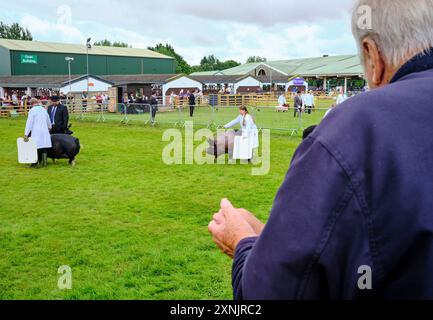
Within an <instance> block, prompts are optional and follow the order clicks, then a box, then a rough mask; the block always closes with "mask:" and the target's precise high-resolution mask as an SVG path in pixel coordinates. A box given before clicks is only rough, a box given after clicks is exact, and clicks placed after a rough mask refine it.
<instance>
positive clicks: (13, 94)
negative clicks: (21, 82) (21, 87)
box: [12, 91, 19, 106]
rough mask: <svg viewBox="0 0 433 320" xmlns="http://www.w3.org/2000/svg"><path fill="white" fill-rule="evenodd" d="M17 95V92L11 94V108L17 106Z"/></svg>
mask: <svg viewBox="0 0 433 320" xmlns="http://www.w3.org/2000/svg"><path fill="white" fill-rule="evenodd" d="M18 104H19V103H18V95H17V92H16V91H14V92H12V105H13V106H18Z"/></svg>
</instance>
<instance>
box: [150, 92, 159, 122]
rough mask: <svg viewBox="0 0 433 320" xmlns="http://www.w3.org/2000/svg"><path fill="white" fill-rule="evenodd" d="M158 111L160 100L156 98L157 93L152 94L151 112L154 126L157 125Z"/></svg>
mask: <svg viewBox="0 0 433 320" xmlns="http://www.w3.org/2000/svg"><path fill="white" fill-rule="evenodd" d="M157 111H158V99H157V97H156V92H153V93H152V97H151V98H150V112H151V119H150V122H151V123H152V124H154V123H155V118H156V112H157Z"/></svg>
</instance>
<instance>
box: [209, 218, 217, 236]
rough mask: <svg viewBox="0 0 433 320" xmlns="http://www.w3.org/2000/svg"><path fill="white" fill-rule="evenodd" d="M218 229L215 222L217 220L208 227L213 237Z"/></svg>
mask: <svg viewBox="0 0 433 320" xmlns="http://www.w3.org/2000/svg"><path fill="white" fill-rule="evenodd" d="M217 228H218V225H217V223H216V222H215V220H212V221H211V222H210V223H209V225H208V230H209V232H210V233H211V234H213V235H214V234H215V233H216V230H217Z"/></svg>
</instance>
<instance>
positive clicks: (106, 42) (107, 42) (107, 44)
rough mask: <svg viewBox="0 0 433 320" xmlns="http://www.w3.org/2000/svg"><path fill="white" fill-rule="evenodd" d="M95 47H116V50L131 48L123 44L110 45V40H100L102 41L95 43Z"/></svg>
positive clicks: (114, 43)
mask: <svg viewBox="0 0 433 320" xmlns="http://www.w3.org/2000/svg"><path fill="white" fill-rule="evenodd" d="M95 46H99V47H117V48H132V46H130V45H129V44H127V43H125V42H113V43H111V41H110V40H107V39H105V40H102V41H96V42H95Z"/></svg>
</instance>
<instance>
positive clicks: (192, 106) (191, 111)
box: [188, 91, 195, 118]
mask: <svg viewBox="0 0 433 320" xmlns="http://www.w3.org/2000/svg"><path fill="white" fill-rule="evenodd" d="M188 103H189V116H190V117H191V118H192V117H193V116H194V109H195V95H194V93H190V92H189V91H188Z"/></svg>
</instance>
